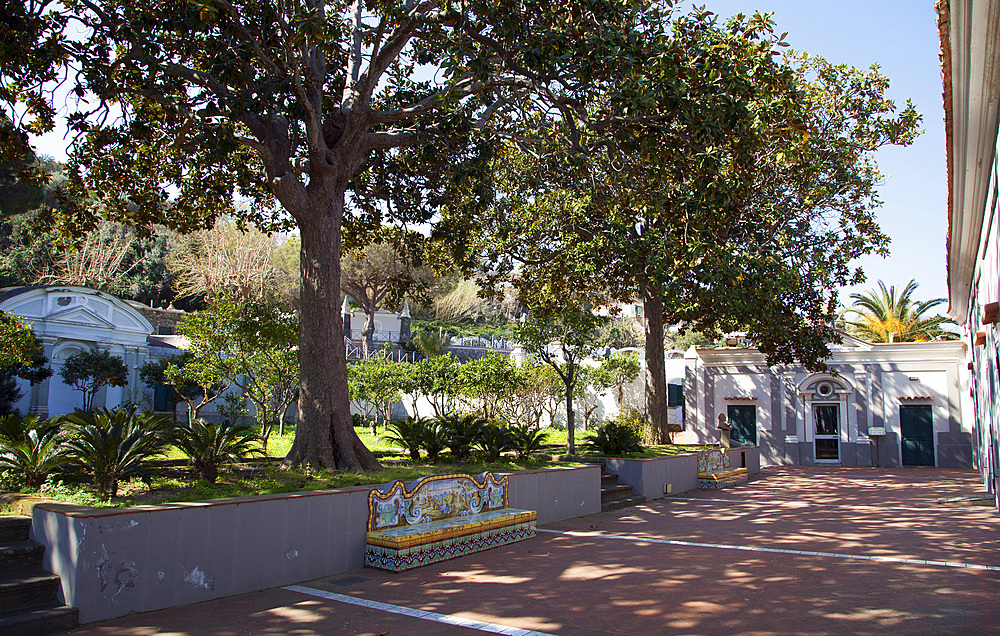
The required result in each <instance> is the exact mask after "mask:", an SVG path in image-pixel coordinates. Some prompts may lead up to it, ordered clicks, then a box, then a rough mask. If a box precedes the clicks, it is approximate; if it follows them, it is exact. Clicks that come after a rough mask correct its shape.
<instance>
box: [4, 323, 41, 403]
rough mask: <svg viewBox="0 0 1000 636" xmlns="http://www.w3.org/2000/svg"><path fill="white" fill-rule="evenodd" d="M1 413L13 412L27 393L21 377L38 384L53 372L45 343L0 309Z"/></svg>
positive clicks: (29, 329)
mask: <svg viewBox="0 0 1000 636" xmlns="http://www.w3.org/2000/svg"><path fill="white" fill-rule="evenodd" d="M0 359H2V360H3V362H2V363H0V415H2V414H5V413H11V412H12V410H13V408H14V403H15V402H17V401H18V400H19V399H21V396H22V395H23V393H22V391H21V389H20V388H18V386H17V378H21V379H22V380H27V381H28V382H30V383H31V384H37V383H39V382H41V381H42V380H44V379H46V378H48V377H49V376H51V375H52V369H51V368H50V367H48V366H46V365H47V364H48V358H46V357H45V354H44V353H42V342H41V340H39V339H38V337H37V336H35V333H34V331H33V330H32V329H31V327H29V326H27V325H24V324H22V323H21V322H20V320H18V318H17V316H15V315H14V314H9V313H7V312H0Z"/></svg>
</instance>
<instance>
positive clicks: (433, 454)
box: [420, 420, 448, 462]
mask: <svg viewBox="0 0 1000 636" xmlns="http://www.w3.org/2000/svg"><path fill="white" fill-rule="evenodd" d="M447 446H448V431H447V430H445V427H444V426H443V425H442V424H441V422H438V421H436V420H431V421H429V422H427V424H426V425H425V426H424V430H423V431H422V434H421V436H420V448H422V449H423V450H424V452H426V453H427V459H429V460H431V461H432V462H436V461H437V460H438V455H440V454H441V451H443V450H444V449H445V448H446V447H447Z"/></svg>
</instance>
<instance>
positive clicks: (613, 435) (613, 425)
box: [590, 418, 642, 455]
mask: <svg viewBox="0 0 1000 636" xmlns="http://www.w3.org/2000/svg"><path fill="white" fill-rule="evenodd" d="M590 444H591V446H593V447H594V448H595V449H597V452H599V453H601V454H602V455H623V454H625V453H636V452H639V451H641V450H642V436H641V435H640V434H639V432H638V431H637V430H635V427H634V426H630V425H629V423H628V422H626V421H623V419H622V418H616V419H614V420H611V421H610V422H608V423H607V424H605V425H604V426H600V427H598V428H597V429H596V431H595V432H594V435H593V436H592V437H591V438H590Z"/></svg>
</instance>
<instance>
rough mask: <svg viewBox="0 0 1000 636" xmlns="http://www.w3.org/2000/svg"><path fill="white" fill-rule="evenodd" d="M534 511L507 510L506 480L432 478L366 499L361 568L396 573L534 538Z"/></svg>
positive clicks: (387, 486)
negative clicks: (366, 508) (363, 549)
mask: <svg viewBox="0 0 1000 636" xmlns="http://www.w3.org/2000/svg"><path fill="white" fill-rule="evenodd" d="M536 517H537V514H536V512H535V511H534V510H515V509H513V508H508V507H507V476H506V475H504V476H502V477H499V478H497V477H496V476H495V475H494V474H493V473H489V472H486V473H482V474H481V475H479V476H478V477H473V476H472V475H434V476H431V477H424V478H422V479H417V480H415V481H411V482H409V483H405V484H404V483H403V482H402V481H394V482H390V483H388V484H385V485H384V486H381V487H379V488H377V489H375V490H372V491H371V493H370V494H369V495H368V534H367V535H366V544H367V545H366V546H365V565H366V566H369V567H373V568H379V569H382V570H391V571H394V572H400V571H402V570H408V569H410V568H416V567H420V566H421V565H429V564H431V563H437V562H438V561H444V560H445V559H453V558H455V557H459V556H462V555H465V554H470V553H472V552H480V551H482V550H489V549H490V548H495V547H498V546H501V545H506V544H508V543H514V542H515V541H521V540H524V539H530V538H531V537H533V536H535V521H536Z"/></svg>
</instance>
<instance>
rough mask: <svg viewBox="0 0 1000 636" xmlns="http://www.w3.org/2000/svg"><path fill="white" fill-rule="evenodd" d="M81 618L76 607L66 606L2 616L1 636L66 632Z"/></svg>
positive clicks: (36, 635)
mask: <svg viewBox="0 0 1000 636" xmlns="http://www.w3.org/2000/svg"><path fill="white" fill-rule="evenodd" d="M79 616H80V613H79V612H78V611H77V609H76V608H75V607H68V606H66V605H60V606H58V607H47V608H41V609H33V610H29V611H27V612H25V611H18V612H14V613H7V614H0V634H3V635H4V636H38V635H40V634H54V633H56V632H64V631H67V630H70V629H73V628H74V627H76V626H77V625H78V624H79V623H80V618H79Z"/></svg>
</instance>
